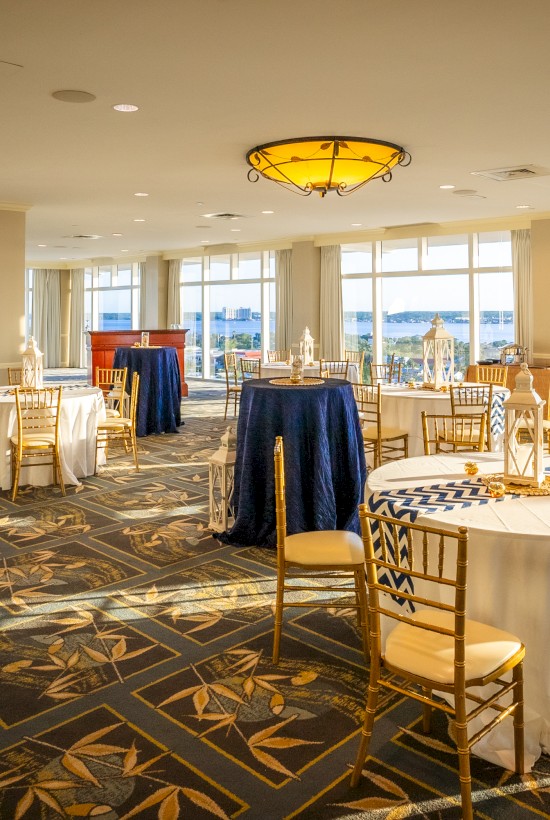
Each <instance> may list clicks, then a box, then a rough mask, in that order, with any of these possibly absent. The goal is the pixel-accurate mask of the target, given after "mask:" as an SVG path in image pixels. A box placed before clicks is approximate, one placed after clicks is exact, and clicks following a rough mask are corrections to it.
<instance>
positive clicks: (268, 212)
mask: <svg viewBox="0 0 550 820" xmlns="http://www.w3.org/2000/svg"><path fill="white" fill-rule="evenodd" d="M262 213H263V214H274V213H275V211H262Z"/></svg>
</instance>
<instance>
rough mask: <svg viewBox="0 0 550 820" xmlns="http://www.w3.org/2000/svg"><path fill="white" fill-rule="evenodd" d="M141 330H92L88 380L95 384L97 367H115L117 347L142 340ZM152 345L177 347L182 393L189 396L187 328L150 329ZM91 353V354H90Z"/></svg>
mask: <svg viewBox="0 0 550 820" xmlns="http://www.w3.org/2000/svg"><path fill="white" fill-rule="evenodd" d="M142 332H143V331H141V330H90V331H89V334H88V335H89V338H90V351H89V352H88V381H89V382H90V383H91V384H95V371H96V367H113V359H114V357H115V350H116V348H117V347H132V345H133V344H135V342H141V334H142ZM146 332H147V333H149V344H150V345H151V346H154V345H160V346H161V347H175V348H176V351H177V354H178V363H179V368H180V376H181V394H182V396H187V394H188V392H189V391H188V388H187V384H186V383H185V363H184V356H185V334H186V333H187V330H149V331H146ZM90 353H91V355H90Z"/></svg>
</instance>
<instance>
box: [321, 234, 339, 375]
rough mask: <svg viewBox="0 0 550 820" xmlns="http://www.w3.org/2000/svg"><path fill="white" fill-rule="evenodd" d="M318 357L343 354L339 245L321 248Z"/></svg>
mask: <svg viewBox="0 0 550 820" xmlns="http://www.w3.org/2000/svg"><path fill="white" fill-rule="evenodd" d="M320 299H321V311H320V333H321V344H320V357H321V358H322V359H341V358H342V357H343V355H344V308H343V303H342V275H341V252H340V245H325V246H324V247H322V248H321V293H320Z"/></svg>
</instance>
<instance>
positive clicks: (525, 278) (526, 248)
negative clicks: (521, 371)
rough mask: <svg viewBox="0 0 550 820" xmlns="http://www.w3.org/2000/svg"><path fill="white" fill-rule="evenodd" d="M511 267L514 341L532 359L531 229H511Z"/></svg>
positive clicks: (529, 359) (528, 358)
mask: <svg viewBox="0 0 550 820" xmlns="http://www.w3.org/2000/svg"><path fill="white" fill-rule="evenodd" d="M512 269H513V272H514V323H515V327H516V338H515V341H516V342H517V343H518V344H519V345H522V346H523V347H526V348H527V351H528V352H527V360H528V361H529V362H531V361H532V360H533V289H532V276H531V231H530V230H529V229H522V230H519V231H512Z"/></svg>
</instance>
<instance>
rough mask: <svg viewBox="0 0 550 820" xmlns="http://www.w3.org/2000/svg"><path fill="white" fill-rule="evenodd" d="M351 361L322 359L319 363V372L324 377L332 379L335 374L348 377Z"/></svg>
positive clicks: (344, 377) (343, 377)
mask: <svg viewBox="0 0 550 820" xmlns="http://www.w3.org/2000/svg"><path fill="white" fill-rule="evenodd" d="M348 366H349V362H348V360H347V359H343V360H329V359H321V361H320V365H319V373H320V376H321V378H322V379H330V378H332V377H333V376H337V377H340V378H342V379H347V377H348Z"/></svg>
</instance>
